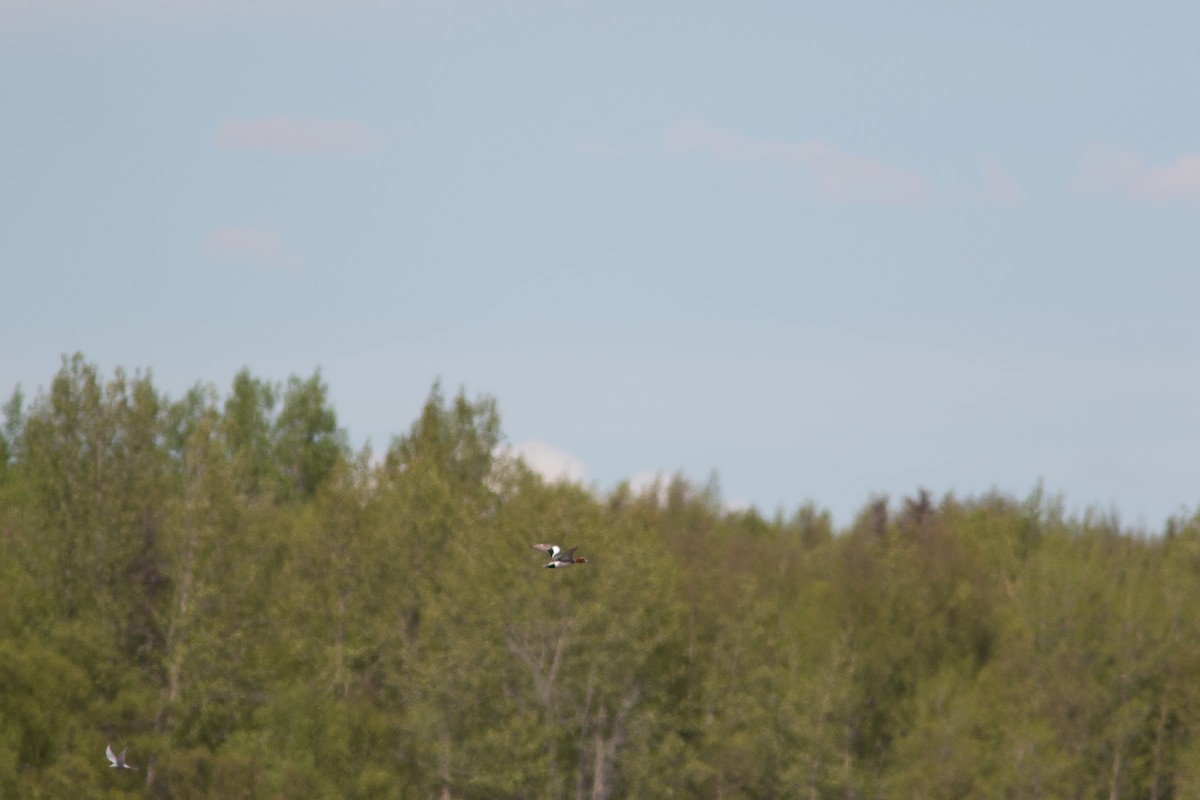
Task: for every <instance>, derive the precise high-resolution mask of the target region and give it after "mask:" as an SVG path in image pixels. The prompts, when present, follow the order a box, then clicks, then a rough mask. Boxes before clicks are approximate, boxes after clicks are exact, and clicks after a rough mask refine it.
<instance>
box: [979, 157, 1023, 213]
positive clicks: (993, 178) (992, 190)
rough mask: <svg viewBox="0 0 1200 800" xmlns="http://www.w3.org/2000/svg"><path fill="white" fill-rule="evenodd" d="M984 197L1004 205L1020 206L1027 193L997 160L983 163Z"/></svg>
mask: <svg viewBox="0 0 1200 800" xmlns="http://www.w3.org/2000/svg"><path fill="white" fill-rule="evenodd" d="M983 199H984V200H985V201H986V202H989V203H994V204H996V205H1002V206H1019V205H1021V204H1022V203H1024V202H1025V194H1024V193H1023V192H1022V191H1021V189H1020V188H1019V187H1018V186H1017V184H1016V183H1015V182H1014V181H1013V179H1012V178H1010V177H1009V175H1008V173H1007V172H1005V171H1004V170H1003V169H1001V167H1000V165H999V164H997V163H996V162H995V161H991V160H988V161H985V162H984V163H983Z"/></svg>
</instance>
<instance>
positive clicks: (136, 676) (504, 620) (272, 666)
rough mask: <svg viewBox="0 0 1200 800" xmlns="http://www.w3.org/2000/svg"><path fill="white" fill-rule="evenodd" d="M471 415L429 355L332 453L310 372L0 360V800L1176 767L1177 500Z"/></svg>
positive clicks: (1188, 547)
mask: <svg viewBox="0 0 1200 800" xmlns="http://www.w3.org/2000/svg"><path fill="white" fill-rule="evenodd" d="M406 423H407V421H402V422H401V429H403V425H404V424H406ZM504 441H505V440H504V434H503V430H502V427H501V420H500V414H499V410H498V404H497V401H496V400H494V399H492V398H489V397H486V396H479V397H468V396H466V394H465V393H464V392H462V391H459V392H458V393H457V394H447V393H445V392H444V391H443V389H442V388H441V387H440V386H439V385H438V384H434V386H433V387H432V389H431V390H430V392H429V394H428V398H427V400H426V402H425V404H424V407H423V409H422V411H421V413H420V415H419V417H418V418H417V419H416V420H415V421H411V424H410V425H409V426H408V427H407V432H406V433H404V434H402V435H399V436H396V437H395V438H394V439H393V441H391V442H390V443H388V445H387V448H386V450H384V451H382V452H373V451H372V450H370V449H369V448H365V447H364V448H363V449H362V450H361V451H357V452H356V451H354V450H353V449H352V448H351V447H350V446H349V444H348V436H347V434H346V432H345V431H344V430H343V429H342V428H340V427H339V424H338V419H337V414H336V411H335V409H334V408H333V407H332V404H331V402H330V400H329V388H328V386H327V385H326V384H325V383H324V381H323V380H322V378H321V375H320V372H319V371H318V372H315V373H314V374H313V375H312V376H311V377H308V378H299V377H294V376H293V377H290V378H288V379H287V380H286V381H284V382H272V381H270V380H265V379H262V378H259V377H255V376H254V375H252V374H250V372H249V371H248V370H243V371H242V372H241V373H239V374H238V375H237V376H236V378H235V379H234V380H233V383H232V386H231V387H229V388H228V390H227V391H221V390H218V389H217V388H216V387H213V386H211V385H203V384H197V385H196V386H195V387H194V388H193V389H191V390H190V391H188V392H187V393H186V394H185V395H184V396H182V397H179V398H169V397H167V396H166V395H165V394H164V393H162V392H160V391H159V390H158V389H156V387H155V385H154V383H153V379H152V375H151V374H150V373H149V372H142V371H137V372H134V373H127V372H126V371H124V370H122V369H117V370H115V371H114V373H113V374H111V375H102V374H100V372H99V370H98V368H97V367H96V366H95V365H93V364H91V363H89V362H88V360H87V359H86V358H85V357H84V356H82V355H79V354H76V355H74V356H68V357H64V359H63V361H62V364H61V366H60V368H59V370H58V372H57V373H56V374H54V375H53V377H52V380H51V381H50V383H49V388H48V389H45V390H41V391H39V393H38V394H37V396H35V397H31V398H26V397H25V396H24V395H23V393H22V391H21V390H20V388H17V389H16V390H14V391H13V392H12V395H11V397H10V399H9V400H8V401H7V403H6V404H5V405H4V425H3V432H2V435H0V587H2V589H3V591H2V592H0V797H4V798H22V799H23V800H26V799H31V798H47V799H52V800H61V799H62V798H70V797H75V798H132V797H146V798H162V800H168V799H173V800H192V799H193V798H195V799H198V798H222V800H231V799H233V798H246V799H247V800H250V799H251V798H264V799H265V798H364V799H365V798H372V799H374V798H397V799H399V798H435V799H437V800H451V798H454V799H460V798H461V799H463V800H466V799H468V798H473V799H476V800H492V799H495V798H500V799H503V798H512V799H514V800H516V799H517V798H521V799H533V798H545V799H546V800H559V799H564V800H565V799H566V798H576V799H579V800H582V799H583V798H589V799H591V800H603V799H605V798H697V799H699V798H714V799H716V798H721V799H722V800H733V799H734V798H812V799H813V800H815V799H817V798H830V799H832V798H839V799H842V800H850V799H851V798H854V799H858V798H880V799H882V798H889V799H890V798H901V799H908V798H912V799H913V800H917V799H918V798H919V799H921V800H926V799H928V800H939V799H940V798H946V799H947V800H948V799H949V798H1110V799H1112V800H1116V799H1117V798H1121V799H1122V800H1127V799H1131V798H1148V799H1151V800H1158V799H1160V798H1196V797H1200V592H1198V591H1197V588H1198V587H1200V511H1198V512H1197V513H1196V514H1195V515H1193V516H1186V515H1183V516H1179V517H1177V518H1174V519H1172V520H1170V521H1169V522H1168V523H1167V524H1166V525H1165V526H1164V529H1163V530H1161V531H1144V530H1133V529H1128V528H1126V527H1123V525H1122V523H1121V521H1120V519H1119V518H1118V517H1117V516H1116V515H1115V514H1114V513H1112V512H1107V513H1104V512H1098V511H1089V512H1084V513H1081V514H1073V515H1067V514H1066V513H1065V512H1064V510H1063V509H1064V506H1065V503H1064V501H1063V499H1062V498H1061V497H1058V496H1055V495H1053V494H1052V493H1050V492H1048V491H1047V490H1046V489H1044V488H1043V487H1041V486H1037V487H1034V488H1033V489H1032V490H1031V491H1030V493H1029V495H1028V496H1027V497H1012V496H1007V495H1004V494H1002V493H999V492H993V493H989V494H986V495H982V496H977V497H956V496H953V495H947V496H944V497H940V498H939V497H935V496H933V495H932V494H931V493H930V492H928V491H924V490H922V489H920V488H915V489H914V491H913V494H912V496H911V497H904V498H885V497H870V498H865V499H864V504H863V507H862V511H861V512H860V514H859V515H858V517H857V518H856V519H855V520H854V521H853V522H852V523H851V524H848V525H846V526H845V527H844V528H842V529H835V528H834V526H833V524H832V522H831V519H830V516H829V514H828V513H826V512H824V511H822V510H821V509H820V508H819V507H818V506H816V505H813V504H806V505H802V506H800V507H798V508H797V509H796V510H795V511H794V512H792V513H788V512H782V511H781V512H778V513H776V514H775V515H774V516H773V517H771V516H765V515H764V514H763V513H761V512H760V511H757V510H754V509H750V510H730V509H728V508H727V507H726V506H725V505H724V504H723V503H722V501H721V496H720V488H719V485H718V482H717V480H716V479H715V478H714V479H710V480H709V481H708V482H707V483H703V484H700V483H695V482H692V481H689V480H688V479H687V478H685V477H683V476H676V477H674V478H671V479H665V480H664V481H663V482H662V483H660V484H659V485H657V486H653V487H651V488H649V489H646V490H644V491H640V492H638V491H634V490H632V489H631V488H630V487H629V485H628V484H623V485H620V486H618V487H617V488H615V489H614V490H612V491H609V492H603V493H601V492H598V491H597V490H595V489H590V488H588V487H583V486H579V485H575V484H569V483H562V482H558V483H549V482H546V481H544V480H543V479H542V478H540V477H539V476H537V475H536V474H535V473H533V472H532V471H531V470H529V469H528V468H527V467H526V466H525V465H524V464H523V463H522V462H521V461H520V460H514V459H513V458H511V457H508V456H506V455H505V452H506V451H505V450H504V448H503V447H502V445H503V444H504ZM919 477H920V476H914V478H915V479H919ZM1198 491H1200V488H1198ZM797 494H798V495H799V496H803V494H804V489H803V487H797ZM1180 500H1181V502H1184V501H1186V502H1190V501H1192V500H1194V498H1180ZM538 542H554V543H558V544H562V545H565V546H578V547H579V554H580V555H583V556H586V557H587V558H588V563H586V564H579V565H576V566H574V567H572V568H571V569H553V570H552V569H543V568H542V565H543V564H544V563H545V562H546V555H545V554H544V553H541V552H538V551H537V550H532V549H530V545H531V544H533V543H538ZM110 744H111V746H112V747H113V749H114V750H115V751H116V752H117V753H120V752H121V751H122V749H124V748H126V747H127V748H128V762H129V764H130V765H131V766H133V767H135V768H136V769H114V768H111V767H110V766H109V763H108V761H107V759H106V758H105V749H106V746H108V745H110Z"/></svg>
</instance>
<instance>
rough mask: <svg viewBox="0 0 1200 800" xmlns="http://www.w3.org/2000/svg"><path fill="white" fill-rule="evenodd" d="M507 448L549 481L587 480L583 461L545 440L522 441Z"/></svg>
mask: <svg viewBox="0 0 1200 800" xmlns="http://www.w3.org/2000/svg"><path fill="white" fill-rule="evenodd" d="M507 450H508V452H509V453H511V454H512V455H514V456H516V457H517V458H520V459H521V460H522V461H524V462H525V466H527V467H529V468H530V469H531V470H533V471H534V472H536V473H537V474H538V475H541V476H542V477H543V478H545V479H546V480H547V481H550V482H558V481H563V482H566V483H579V484H582V483H583V482H584V481H585V480H587V468H585V467H584V466H583V462H582V461H580V460H579V459H577V458H575V457H574V456H572V455H570V454H568V453H564V452H563V451H562V450H558V449H556V448H554V447H551V446H550V445H548V444H546V443H545V442H539V441H534V440H531V441H527V442H521V443H520V444H518V445H514V446H512V447H511V448H507Z"/></svg>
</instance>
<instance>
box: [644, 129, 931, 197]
mask: <svg viewBox="0 0 1200 800" xmlns="http://www.w3.org/2000/svg"><path fill="white" fill-rule="evenodd" d="M662 146H663V148H664V149H665V150H666V151H667V152H668V153H672V154H675V155H681V156H694V157H700V158H707V159H711V160H713V161H718V162H721V163H728V164H739V163H740V164H765V165H768V166H773V167H777V168H780V169H789V170H795V171H797V172H801V173H803V174H804V175H805V176H806V177H807V178H808V179H809V181H811V183H812V186H813V189H814V190H815V191H816V193H817V194H818V196H820V197H821V198H823V199H825V200H828V201H831V202H837V203H874V204H883V205H898V206H915V205H922V204H924V203H927V202H929V201H930V200H931V199H932V197H933V189H932V187H931V185H930V182H929V180H928V179H927V178H926V177H925V176H924V175H922V174H921V173H919V172H915V171H913V170H909V169H905V168H902V167H896V166H892V165H891V164H887V163H885V162H883V161H878V160H875V159H872V158H867V157H865V156H860V155H855V154H854V153H848V152H846V151H845V150H842V149H840V148H838V147H835V146H834V145H831V144H829V143H827V142H823V141H820V140H817V139H805V140H802V141H795V142H789V141H774V140H771V139H759V138H755V137H751V136H745V135H743V134H739V133H732V132H729V131H722V130H717V129H715V128H711V127H709V126H708V125H706V124H704V123H702V122H696V121H685V122H680V123H677V124H676V125H674V126H673V127H671V128H670V129H669V130H668V131H667V132H666V134H665V135H664V136H663V138H662Z"/></svg>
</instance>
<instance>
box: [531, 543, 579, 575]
mask: <svg viewBox="0 0 1200 800" xmlns="http://www.w3.org/2000/svg"><path fill="white" fill-rule="evenodd" d="M529 546H530V547H532V548H533V549H534V550H542V551H545V552H547V553H549V554H550V562H549V563H547V564H546V568H547V569H559V568H560V567H569V566H571V565H572V564H586V563H587V559H586V558H584V557H583V556H577V555H575V550H576V549H577V548H574V547H572V548H571V549H570V550H563V549H562V548H561V547H559V546H558V545H556V544H531V545H529Z"/></svg>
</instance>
